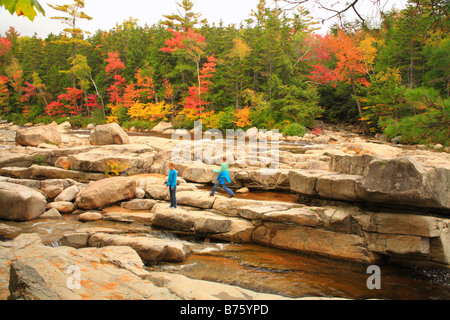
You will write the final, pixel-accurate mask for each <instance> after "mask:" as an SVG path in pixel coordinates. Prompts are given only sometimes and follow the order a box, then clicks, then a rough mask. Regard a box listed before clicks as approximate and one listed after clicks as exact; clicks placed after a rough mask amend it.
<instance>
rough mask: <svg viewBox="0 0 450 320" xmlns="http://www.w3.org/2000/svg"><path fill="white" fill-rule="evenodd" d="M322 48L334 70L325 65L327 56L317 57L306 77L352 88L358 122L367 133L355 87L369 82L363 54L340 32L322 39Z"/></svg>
mask: <svg viewBox="0 0 450 320" xmlns="http://www.w3.org/2000/svg"><path fill="white" fill-rule="evenodd" d="M322 40H323V43H322V46H323V48H324V49H325V50H326V51H327V52H328V53H329V54H330V55H331V56H332V57H334V59H335V60H336V64H335V66H334V69H330V68H328V67H327V66H326V65H325V62H326V61H329V60H330V58H329V56H328V55H324V54H321V55H320V54H319V55H317V59H316V60H317V61H318V62H317V64H315V65H312V68H313V71H311V74H310V75H309V76H308V77H309V78H310V79H311V80H313V81H315V82H318V83H322V84H334V85H336V82H344V83H348V84H350V85H351V86H352V91H353V95H354V96H355V100H356V104H357V107H358V111H359V114H360V120H361V122H362V125H363V129H364V131H365V132H366V133H367V132H368V129H367V124H366V123H365V121H364V120H363V114H362V109H361V103H360V99H359V97H358V91H357V85H364V86H366V87H368V86H369V85H370V82H369V81H368V80H367V78H366V76H367V73H368V71H367V70H366V68H365V63H364V54H363V52H362V51H361V50H360V49H359V48H358V47H357V45H356V43H355V42H354V41H353V39H352V38H351V36H350V35H348V34H347V33H345V32H344V31H342V30H338V32H337V35H336V36H334V37H331V36H327V37H323V38H322Z"/></svg>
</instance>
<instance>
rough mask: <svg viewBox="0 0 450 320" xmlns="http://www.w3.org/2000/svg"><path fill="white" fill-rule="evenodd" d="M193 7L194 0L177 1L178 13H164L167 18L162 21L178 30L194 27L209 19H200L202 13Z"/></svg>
mask: <svg viewBox="0 0 450 320" xmlns="http://www.w3.org/2000/svg"><path fill="white" fill-rule="evenodd" d="M193 8H194V2H193V1H191V0H182V1H181V3H180V2H177V11H178V13H173V14H170V15H164V16H163V17H164V18H166V19H167V20H164V21H162V22H161V24H162V25H164V26H166V27H167V28H168V29H172V30H176V31H183V30H188V29H194V28H195V26H196V25H197V24H199V23H202V24H206V23H207V22H208V21H207V20H206V19H203V20H200V17H201V16H202V14H201V13H198V12H197V13H196V12H193V11H192V9H193Z"/></svg>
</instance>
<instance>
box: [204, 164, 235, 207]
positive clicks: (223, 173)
mask: <svg viewBox="0 0 450 320" xmlns="http://www.w3.org/2000/svg"><path fill="white" fill-rule="evenodd" d="M214 172H218V173H219V175H218V176H217V180H216V182H215V183H214V187H213V189H212V190H211V193H210V196H214V193H215V192H216V191H217V188H218V187H219V185H220V186H221V187H222V189H223V190H225V191H226V192H227V193H228V195H229V196H230V198H232V197H234V192H233V191H231V190H230V189H228V188H227V186H226V185H225V183H231V179H230V172H229V171H228V164H227V163H226V162H225V159H224V161H223V163H222V164H221V165H220V170H214Z"/></svg>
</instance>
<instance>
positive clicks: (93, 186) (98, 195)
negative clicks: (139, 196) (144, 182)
mask: <svg viewBox="0 0 450 320" xmlns="http://www.w3.org/2000/svg"><path fill="white" fill-rule="evenodd" d="M135 192H136V181H135V180H134V179H131V178H127V177H113V178H106V179H102V180H98V181H95V182H91V183H90V184H89V185H88V186H87V188H86V189H84V190H82V191H81V192H80V193H79V194H78V196H77V197H76V200H75V204H76V205H77V207H78V208H80V209H85V210H90V209H95V208H101V207H104V206H106V205H108V204H112V203H115V202H117V201H122V200H126V199H131V198H133V197H134V194H135Z"/></svg>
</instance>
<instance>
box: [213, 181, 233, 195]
mask: <svg viewBox="0 0 450 320" xmlns="http://www.w3.org/2000/svg"><path fill="white" fill-rule="evenodd" d="M219 185H220V186H221V187H222V189H223V190H225V191H226V193H228V195H229V196H230V197H231V196H233V195H234V193H233V191H231V190H230V189H228V188H227V186H226V185H225V183H220V181H219V180H216V183H215V184H214V187H213V189H212V190H211V195H214V193H215V192H216V191H217V188H218V187H219Z"/></svg>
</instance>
